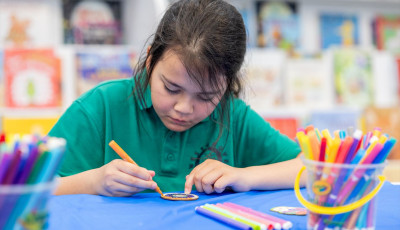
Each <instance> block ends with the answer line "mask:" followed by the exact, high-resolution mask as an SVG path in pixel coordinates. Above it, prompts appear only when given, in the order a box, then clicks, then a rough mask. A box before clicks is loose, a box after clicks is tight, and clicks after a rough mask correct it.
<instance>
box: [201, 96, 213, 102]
mask: <svg viewBox="0 0 400 230" xmlns="http://www.w3.org/2000/svg"><path fill="white" fill-rule="evenodd" d="M197 98H199V99H200V100H201V101H204V102H210V101H212V99H213V98H212V97H206V96H197Z"/></svg>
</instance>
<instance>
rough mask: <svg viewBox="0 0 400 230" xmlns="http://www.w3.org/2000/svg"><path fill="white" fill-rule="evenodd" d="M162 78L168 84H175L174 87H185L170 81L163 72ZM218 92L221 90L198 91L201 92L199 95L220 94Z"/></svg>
mask: <svg viewBox="0 0 400 230" xmlns="http://www.w3.org/2000/svg"><path fill="white" fill-rule="evenodd" d="M161 79H162V80H163V81H164V82H167V83H168V84H170V85H171V86H173V87H176V88H180V89H183V87H182V86H180V85H178V84H176V83H173V82H171V81H169V80H168V79H167V78H166V77H165V76H164V75H163V74H161ZM218 93H219V91H211V92H198V93H197V94H199V95H215V94H218Z"/></svg>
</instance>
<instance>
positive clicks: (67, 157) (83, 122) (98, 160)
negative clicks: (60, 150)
mask: <svg viewBox="0 0 400 230" xmlns="http://www.w3.org/2000/svg"><path fill="white" fill-rule="evenodd" d="M90 114H91V113H89V112H88V108H87V107H86V106H83V105H82V101H80V100H78V101H75V102H74V103H73V104H72V105H71V106H70V107H69V108H68V109H67V110H66V112H65V113H64V114H63V115H62V116H61V117H60V119H59V120H58V121H57V123H56V124H55V126H54V127H53V128H52V129H51V130H50V132H49V134H48V135H49V136H55V137H62V138H64V139H65V140H66V142H67V147H66V152H65V154H64V157H63V160H62V163H61V166H60V168H59V171H58V174H59V175H60V176H70V175H73V174H76V173H80V172H83V171H86V170H90V169H94V168H98V167H101V166H102V165H103V164H104V151H103V146H102V141H101V133H102V132H101V131H100V129H101V126H99V125H98V124H101V122H100V121H96V120H95V116H91V115H90ZM96 118H97V117H96ZM97 119H99V118H97Z"/></svg>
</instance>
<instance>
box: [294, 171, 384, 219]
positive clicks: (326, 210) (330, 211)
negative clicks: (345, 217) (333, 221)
mask: <svg viewBox="0 0 400 230" xmlns="http://www.w3.org/2000/svg"><path fill="white" fill-rule="evenodd" d="M305 169H306V167H305V166H303V167H302V168H301V169H300V171H299V173H298V174H297V176H296V180H295V182H294V192H295V194H296V198H297V200H299V202H300V203H301V204H302V205H303V206H304V207H306V208H307V209H308V210H310V211H311V212H314V213H319V214H325V215H336V214H339V213H345V212H350V211H352V210H354V209H356V208H359V207H361V206H363V205H364V204H365V203H367V202H368V201H370V200H371V199H372V198H373V197H374V196H375V195H376V194H377V193H378V191H379V190H380V189H381V188H382V185H383V182H385V177H384V176H378V178H379V181H380V182H379V184H378V185H377V186H376V187H375V188H374V189H373V190H372V191H371V192H370V193H368V194H367V195H366V196H364V197H363V198H361V199H360V200H358V201H355V202H353V203H351V204H347V205H344V206H339V207H325V206H319V205H316V204H313V203H310V202H308V201H307V200H306V199H304V197H303V196H302V195H301V192H300V185H299V183H300V177H301V174H302V173H303V171H304V170H305Z"/></svg>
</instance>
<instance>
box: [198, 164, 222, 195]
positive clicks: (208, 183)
mask: <svg viewBox="0 0 400 230" xmlns="http://www.w3.org/2000/svg"><path fill="white" fill-rule="evenodd" d="M222 175H223V173H222V171H221V170H219V169H214V170H212V171H210V172H209V173H207V174H206V175H205V176H203V178H202V180H201V182H202V187H203V190H204V192H205V193H207V194H210V193H212V192H214V190H215V182H216V181H217V180H218V179H219V178H221V177H222Z"/></svg>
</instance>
